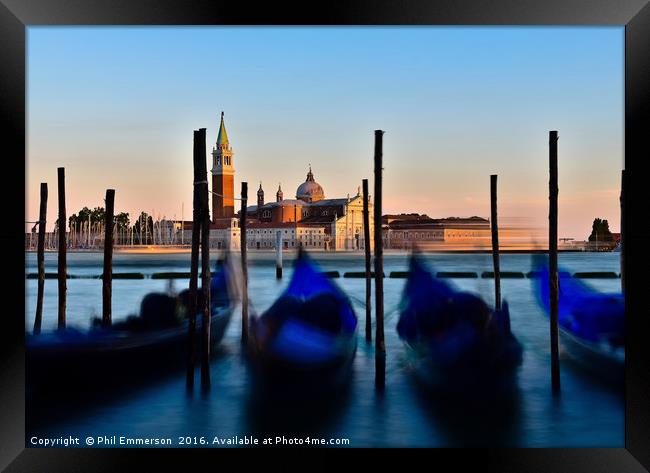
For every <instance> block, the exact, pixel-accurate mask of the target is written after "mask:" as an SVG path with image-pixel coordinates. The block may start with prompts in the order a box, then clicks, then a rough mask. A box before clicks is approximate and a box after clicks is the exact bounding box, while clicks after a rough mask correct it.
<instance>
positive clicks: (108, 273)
mask: <svg viewBox="0 0 650 473" xmlns="http://www.w3.org/2000/svg"><path fill="white" fill-rule="evenodd" d="M114 203H115V189H107V190H106V212H104V217H105V225H104V230H105V232H104V275H103V280H102V325H104V326H105V327H109V326H110V325H111V323H112V305H111V297H112V295H113V287H112V283H113V225H114V222H113V213H114V210H113V209H114Z"/></svg>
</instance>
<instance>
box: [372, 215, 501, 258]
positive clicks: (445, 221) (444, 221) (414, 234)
mask: <svg viewBox="0 0 650 473" xmlns="http://www.w3.org/2000/svg"><path fill="white" fill-rule="evenodd" d="M382 238H383V242H384V247H385V248H389V249H406V250H409V249H412V248H414V247H419V248H422V249H426V248H427V247H428V246H438V245H440V244H441V243H451V244H460V245H477V246H489V245H491V241H492V234H491V230H490V221H489V220H487V219H485V218H482V217H477V216H473V217H468V218H458V217H449V218H439V219H433V218H430V217H428V216H426V215H419V214H402V215H386V216H384V218H382Z"/></svg>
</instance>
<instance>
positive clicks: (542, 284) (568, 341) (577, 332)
mask: <svg viewBox="0 0 650 473" xmlns="http://www.w3.org/2000/svg"><path fill="white" fill-rule="evenodd" d="M538 270H539V278H537V298H538V301H539V303H540V305H541V306H542V307H543V308H544V311H545V313H546V315H547V316H548V314H549V312H550V296H549V292H550V291H549V269H548V266H547V265H540V267H539V268H538ZM558 277H559V303H558V326H559V334H560V343H561V345H562V348H563V349H564V351H565V352H566V353H567V354H568V355H569V356H570V358H571V359H572V360H573V361H575V362H576V363H577V364H579V365H580V366H581V367H583V368H585V369H586V370H588V371H590V372H591V373H593V374H595V375H596V376H598V377H599V378H600V379H602V380H605V381H618V382H621V383H622V381H623V377H624V371H625V301H624V298H623V294H622V293H601V292H598V291H596V290H595V289H593V288H591V287H590V286H588V285H586V284H585V283H583V282H582V281H580V280H579V279H576V278H572V277H571V276H570V274H569V273H568V272H566V271H559V276H558Z"/></svg>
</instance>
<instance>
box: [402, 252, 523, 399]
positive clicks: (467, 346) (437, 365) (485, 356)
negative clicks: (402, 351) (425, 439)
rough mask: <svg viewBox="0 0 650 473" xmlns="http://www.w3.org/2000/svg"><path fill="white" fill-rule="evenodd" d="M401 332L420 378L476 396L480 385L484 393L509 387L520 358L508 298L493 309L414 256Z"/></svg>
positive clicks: (436, 387) (407, 282)
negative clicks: (511, 328) (511, 326)
mask: <svg viewBox="0 0 650 473" xmlns="http://www.w3.org/2000/svg"><path fill="white" fill-rule="evenodd" d="M397 332H398V334H399V337H400V338H401V339H402V340H403V341H404V342H405V344H406V346H407V353H408V360H409V362H410V365H411V367H412V368H413V370H414V372H415V374H416V375H417V377H418V379H420V380H421V381H423V382H425V383H426V384H427V385H429V386H430V387H433V388H435V389H442V390H444V391H446V392H453V393H459V394H465V395H471V396H474V395H476V394H477V391H476V389H478V390H480V392H481V394H480V395H482V396H483V395H485V394H487V393H488V392H490V391H492V392H501V391H502V388H506V389H508V388H511V387H512V386H513V381H514V378H515V377H514V374H515V373H516V368H517V367H518V366H519V365H520V364H521V361H522V347H521V344H520V343H519V342H518V341H517V339H516V338H515V337H514V335H513V334H512V332H511V331H510V315H509V312H508V304H507V302H505V301H504V302H503V305H502V310H500V311H495V310H490V309H489V307H488V306H487V304H486V303H485V302H484V301H483V300H482V299H481V298H480V297H478V296H476V295H473V294H470V293H467V292H462V291H458V290H456V289H455V288H453V287H452V286H451V285H450V284H448V283H447V282H445V281H442V280H440V279H437V278H436V277H435V276H434V275H433V273H431V272H430V271H429V270H427V268H426V267H425V266H424V263H423V262H422V261H421V260H420V258H419V257H418V256H416V255H414V256H412V257H411V261H410V271H409V277H408V279H407V281H406V286H405V288H404V293H403V297H402V304H401V310H400V318H399V321H398V323H397Z"/></svg>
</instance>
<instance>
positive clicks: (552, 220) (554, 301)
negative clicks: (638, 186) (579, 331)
mask: <svg viewBox="0 0 650 473" xmlns="http://www.w3.org/2000/svg"><path fill="white" fill-rule="evenodd" d="M557 140H558V136H557V131H551V132H549V138H548V144H549V175H550V179H549V184H548V192H549V197H548V199H549V213H548V220H549V226H548V259H549V263H548V266H549V287H550V298H551V300H550V308H551V310H550V312H551V313H550V321H551V383H552V388H553V392H555V393H558V392H559V391H560V354H559V341H558V336H559V335H558V320H557V319H558V304H559V279H558V269H557V196H558V192H559V190H558V183H557V182H558V177H557Z"/></svg>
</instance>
